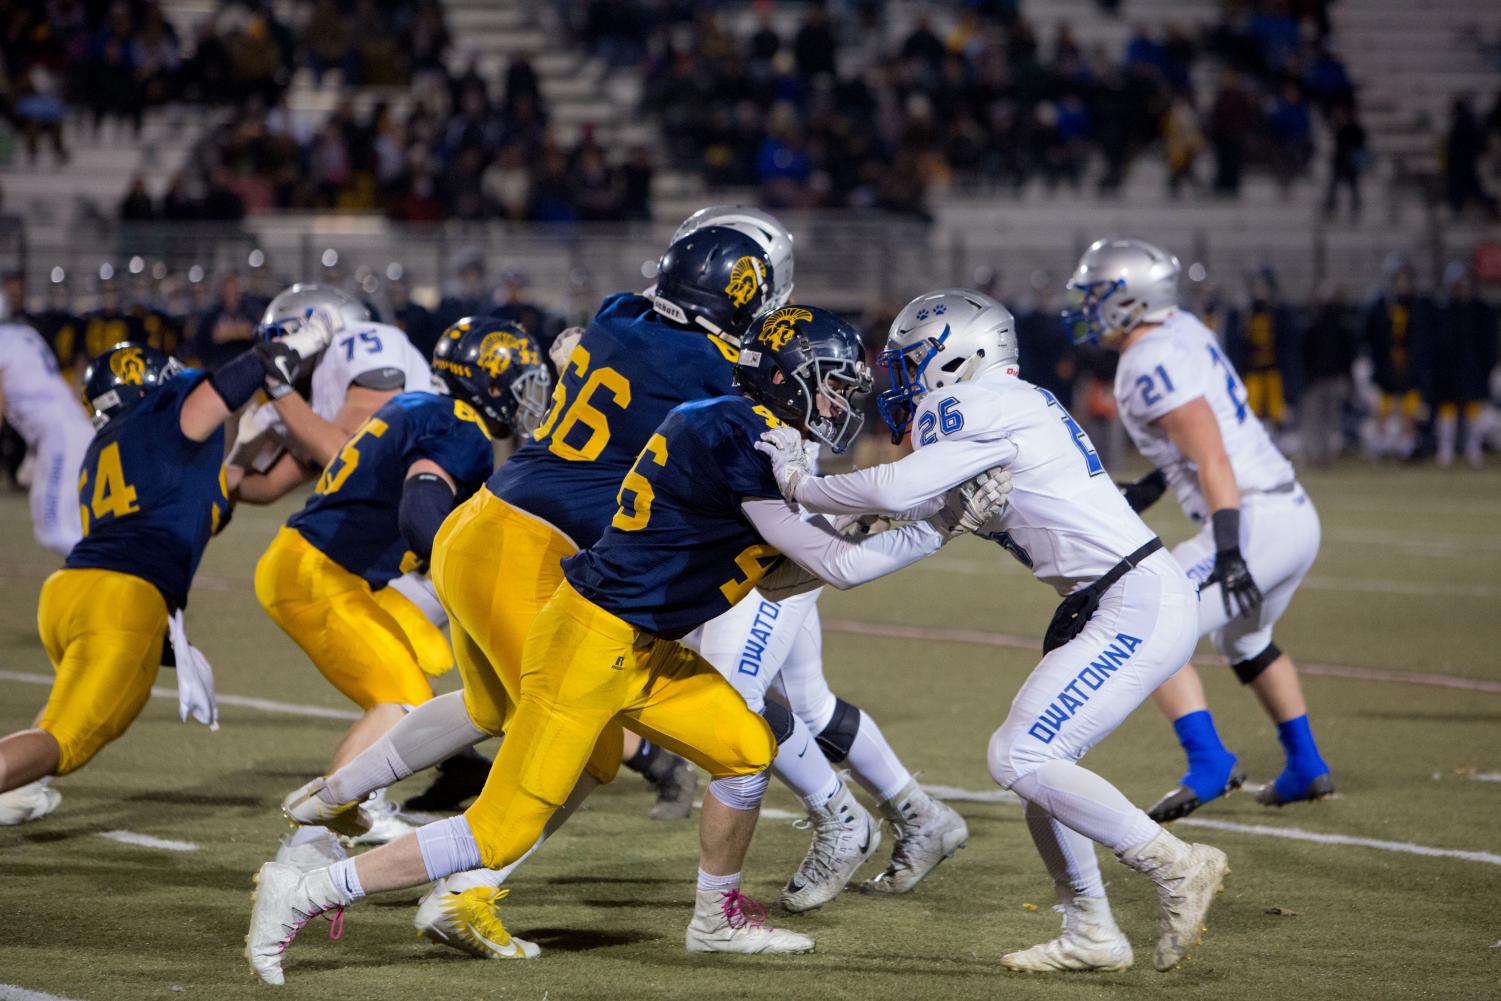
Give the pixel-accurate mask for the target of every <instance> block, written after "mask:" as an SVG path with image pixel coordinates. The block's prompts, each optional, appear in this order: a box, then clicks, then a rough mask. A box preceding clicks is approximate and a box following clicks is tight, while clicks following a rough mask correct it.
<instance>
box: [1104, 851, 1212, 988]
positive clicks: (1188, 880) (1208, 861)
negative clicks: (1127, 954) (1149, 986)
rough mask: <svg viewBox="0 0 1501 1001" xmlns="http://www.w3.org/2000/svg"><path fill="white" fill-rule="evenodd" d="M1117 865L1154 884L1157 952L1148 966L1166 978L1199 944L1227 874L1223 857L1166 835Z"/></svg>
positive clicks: (1124, 854)
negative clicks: (1153, 967) (1132, 870)
mask: <svg viewBox="0 0 1501 1001" xmlns="http://www.w3.org/2000/svg"><path fill="white" fill-rule="evenodd" d="M1119 858H1120V860H1121V861H1122V862H1124V863H1125V864H1126V865H1128V866H1130V867H1131V868H1132V869H1135V870H1136V871H1137V872H1140V873H1143V874H1145V875H1146V876H1148V877H1149V878H1150V879H1151V880H1152V882H1153V883H1156V884H1157V900H1158V918H1157V948H1156V950H1155V951H1154V952H1153V954H1152V965H1154V966H1155V967H1157V969H1158V970H1159V971H1162V972H1166V971H1168V970H1171V969H1172V968H1173V967H1175V966H1177V965H1178V964H1179V963H1180V962H1182V960H1183V958H1184V957H1185V956H1187V955H1188V950H1189V949H1191V948H1193V947H1194V946H1195V945H1197V944H1198V943H1199V942H1201V941H1202V938H1201V936H1202V935H1203V934H1204V931H1205V928H1204V919H1205V916H1206V915H1207V914H1208V913H1209V905H1210V904H1211V903H1213V902H1214V895H1215V894H1216V893H1218V892H1219V891H1220V890H1221V889H1223V888H1224V887H1223V885H1222V884H1223V881H1224V878H1225V875H1226V874H1227V873H1228V872H1229V871H1230V863H1229V860H1228V859H1226V858H1225V853H1224V852H1222V851H1220V850H1219V849H1218V848H1211V847H1210V846H1209V845H1200V844H1186V843H1185V842H1182V841H1179V840H1178V839H1177V838H1175V837H1173V836H1172V835H1171V834H1169V833H1168V832H1167V831H1163V832H1161V833H1160V834H1158V835H1157V836H1156V837H1155V838H1153V839H1152V840H1151V841H1148V842H1147V843H1146V844H1144V845H1140V846H1138V847H1137V848H1135V849H1128V850H1127V851H1125V852H1122V853H1120V856H1119Z"/></svg>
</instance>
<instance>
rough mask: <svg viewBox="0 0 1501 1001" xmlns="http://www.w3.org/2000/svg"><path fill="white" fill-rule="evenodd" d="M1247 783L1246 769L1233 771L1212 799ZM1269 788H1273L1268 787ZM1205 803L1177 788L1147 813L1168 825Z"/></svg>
mask: <svg viewBox="0 0 1501 1001" xmlns="http://www.w3.org/2000/svg"><path fill="white" fill-rule="evenodd" d="M1245 781H1246V772H1245V769H1242V768H1235V769H1232V770H1231V772H1230V777H1229V778H1228V779H1226V780H1225V788H1224V789H1223V790H1222V791H1221V792H1220V794H1219V796H1215V797H1212V799H1219V798H1220V796H1224V795H1226V794H1228V793H1230V792H1233V791H1234V790H1236V789H1239V788H1240V787H1241V786H1242V785H1243V784H1244V783H1245ZM1267 788H1271V787H1270V786H1268V787H1267ZM1205 802H1208V801H1206V800H1201V799H1199V794H1198V793H1196V792H1194V791H1193V790H1192V789H1190V788H1189V787H1188V786H1176V787H1174V789H1173V791H1172V792H1170V793H1168V794H1167V795H1166V796H1164V797H1162V798H1161V799H1159V800H1158V801H1157V802H1156V803H1153V804H1152V808H1151V809H1150V810H1148V811H1147V816H1148V817H1151V818H1152V819H1153V820H1155V821H1156V822H1157V823H1159V824H1166V823H1168V822H1170V821H1174V820H1182V819H1183V818H1184V817H1186V816H1188V815H1189V814H1190V813H1193V812H1194V811H1195V810H1197V809H1198V808H1199V807H1201V806H1203V805H1204V803H1205Z"/></svg>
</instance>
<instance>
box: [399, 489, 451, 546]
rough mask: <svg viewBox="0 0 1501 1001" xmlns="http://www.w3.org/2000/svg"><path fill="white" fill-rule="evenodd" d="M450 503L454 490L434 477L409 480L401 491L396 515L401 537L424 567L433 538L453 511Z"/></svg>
mask: <svg viewBox="0 0 1501 1001" xmlns="http://www.w3.org/2000/svg"><path fill="white" fill-rule="evenodd" d="M453 501H454V496H453V488H452V487H450V486H449V485H448V484H447V483H444V482H443V477H441V476H439V475H438V474H436V473H418V474H417V475H416V476H409V477H407V481H406V485H405V486H404V487H402V489H401V510H400V511H399V512H398V514H397V523H398V524H399V525H400V526H401V537H402V538H403V539H405V540H406V544H407V548H408V549H410V550H411V551H412V552H414V553H416V554H417V556H418V557H419V558H420V559H421V560H422V563H423V565H424V566H425V565H426V564H427V562H428V561H429V560H430V559H432V556H433V537H434V536H435V535H437V534H438V528H439V527H440V526H441V525H442V524H443V519H444V518H446V517H448V512H450V511H452V510H453Z"/></svg>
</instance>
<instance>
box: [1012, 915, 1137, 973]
mask: <svg viewBox="0 0 1501 1001" xmlns="http://www.w3.org/2000/svg"><path fill="white" fill-rule="evenodd" d="M1053 909H1054V910H1056V911H1059V912H1061V913H1062V914H1063V933H1062V934H1060V935H1059V936H1058V937H1057V938H1055V939H1052V940H1050V941H1047V942H1044V943H1042V944H1041V945H1034V946H1032V948H1030V949H1022V950H1021V951H1019V952H1008V953H1007V954H1006V955H1004V956H1002V957H1001V965H1002V966H1004V967H1005V968H1006V969H1008V970H1017V971H1019V972H1022V973H1057V972H1065V971H1090V970H1099V971H1107V970H1109V971H1115V970H1129V969H1130V968H1131V963H1132V960H1133V959H1134V958H1135V957H1134V956H1133V955H1132V953H1131V943H1130V942H1129V941H1127V940H1126V936H1125V935H1124V934H1122V933H1121V930H1120V928H1119V927H1117V926H1116V923H1115V918H1114V917H1113V916H1112V915H1111V913H1110V904H1109V902H1108V901H1106V900H1105V898H1104V897H1073V898H1071V899H1069V900H1067V901H1065V902H1064V903H1061V904H1058V905H1057V906H1056V907H1054V908H1053Z"/></svg>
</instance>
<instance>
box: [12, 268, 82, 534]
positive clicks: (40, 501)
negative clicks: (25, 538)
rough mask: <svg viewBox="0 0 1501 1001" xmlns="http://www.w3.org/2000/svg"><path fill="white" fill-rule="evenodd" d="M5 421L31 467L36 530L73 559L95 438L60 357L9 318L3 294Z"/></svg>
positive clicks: (33, 520)
mask: <svg viewBox="0 0 1501 1001" xmlns="http://www.w3.org/2000/svg"><path fill="white" fill-rule="evenodd" d="M0 420H3V421H4V423H5V424H6V425H8V426H10V427H13V428H15V430H16V431H17V432H18V433H19V434H20V436H21V438H22V439H23V440H24V441H25V442H26V448H27V450H28V451H29V452H30V454H31V456H32V457H33V461H32V463H31V485H30V488H29V489H30V495H31V526H32V532H33V534H34V535H35V536H36V540H37V541H38V542H40V543H41V544H42V545H43V546H45V547H46V548H48V549H50V550H52V551H53V552H54V553H57V554H58V555H59V556H67V555H68V551H69V550H71V549H72V548H73V546H74V544H75V543H76V542H78V540H79V539H80V538H82V537H83V528H82V525H81V524H80V522H79V517H78V510H77V508H76V507H75V506H74V497H75V495H76V494H77V490H78V471H79V469H80V468H81V467H82V465H83V456H84V452H85V451H86V450H87V449H88V447H89V441H90V439H92V438H93V437H94V429H93V428H92V427H90V426H89V420H88V416H87V415H86V414H85V413H84V411H83V408H82V407H80V406H79V405H78V397H77V396H75V395H74V393H73V390H72V388H71V387H70V386H69V385H68V383H67V382H66V381H65V380H64V379H63V376H62V375H61V373H60V372H59V370H58V365H57V358H56V357H55V356H54V355H53V353H52V349H51V348H49V347H48V346H47V342H46V341H44V340H42V338H41V336H40V335H39V334H38V333H37V332H36V330H35V329H33V328H32V327H30V326H28V325H26V324H24V323H21V322H19V321H13V320H11V319H9V318H8V307H7V299H6V296H5V295H4V294H3V293H0Z"/></svg>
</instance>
